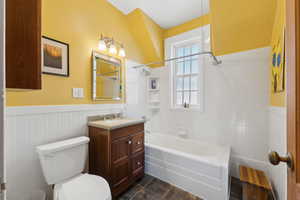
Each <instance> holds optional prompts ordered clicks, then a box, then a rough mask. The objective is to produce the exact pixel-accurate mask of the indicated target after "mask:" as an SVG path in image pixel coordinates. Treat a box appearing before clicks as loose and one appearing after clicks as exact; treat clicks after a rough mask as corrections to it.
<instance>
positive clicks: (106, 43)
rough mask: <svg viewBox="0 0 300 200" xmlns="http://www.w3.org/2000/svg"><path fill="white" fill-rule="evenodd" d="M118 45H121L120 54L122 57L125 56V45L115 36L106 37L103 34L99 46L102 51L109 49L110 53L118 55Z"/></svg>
mask: <svg viewBox="0 0 300 200" xmlns="http://www.w3.org/2000/svg"><path fill="white" fill-rule="evenodd" d="M117 46H118V47H119V54H118V55H119V56H120V57H125V56H126V53H125V49H124V45H123V44H122V43H120V42H117V41H115V40H114V39H113V38H110V37H104V36H103V35H102V34H101V38H100V40H99V44H98V48H99V50H100V51H106V50H107V49H108V52H109V53H110V54H114V55H116V54H117V53H118V49H117Z"/></svg>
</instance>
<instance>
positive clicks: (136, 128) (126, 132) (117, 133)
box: [110, 124, 144, 140]
mask: <svg viewBox="0 0 300 200" xmlns="http://www.w3.org/2000/svg"><path fill="white" fill-rule="evenodd" d="M143 131H144V124H136V125H132V126H128V127H124V128H119V129H116V130H112V131H111V133H110V134H111V139H112V140H116V139H118V138H121V137H126V136H130V135H132V134H136V133H140V132H143Z"/></svg>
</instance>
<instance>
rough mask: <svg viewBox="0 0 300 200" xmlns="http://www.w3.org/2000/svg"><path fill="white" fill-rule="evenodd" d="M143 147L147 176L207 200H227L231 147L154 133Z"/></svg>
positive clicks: (148, 136) (150, 134) (149, 135)
mask: <svg viewBox="0 0 300 200" xmlns="http://www.w3.org/2000/svg"><path fill="white" fill-rule="evenodd" d="M145 145H146V147H145V170H146V173H147V174H150V175H152V176H154V177H157V178H159V179H161V180H164V181H166V182H168V183H170V184H172V185H176V186H177V187H179V188H182V189H183V190H185V191H187V192H190V193H192V194H194V195H196V196H198V197H200V198H203V199H206V200H228V199H229V191H230V190H229V186H230V183H229V182H230V181H229V159H230V147H226V146H217V145H213V144H206V143H202V142H197V141H194V140H190V139H182V138H179V137H176V136H170V135H166V134H156V133H149V134H146V137H145Z"/></svg>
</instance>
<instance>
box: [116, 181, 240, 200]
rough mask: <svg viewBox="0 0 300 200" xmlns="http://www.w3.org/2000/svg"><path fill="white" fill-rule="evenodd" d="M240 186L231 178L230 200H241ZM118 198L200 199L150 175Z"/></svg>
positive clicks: (133, 199)
mask: <svg viewBox="0 0 300 200" xmlns="http://www.w3.org/2000/svg"><path fill="white" fill-rule="evenodd" d="M241 195H242V188H241V184H240V182H239V181H238V180H237V179H233V180H232V189H231V197H230V200H241V199H242V198H241ZM118 200H201V199H200V198H199V197H196V196H194V195H192V194H190V193H188V192H185V191H183V190H181V189H179V188H177V187H174V186H172V185H170V184H168V183H165V182H163V181H161V180H159V179H156V178H154V177H152V176H149V175H145V177H144V178H143V179H141V180H140V181H139V182H137V183H136V184H135V185H134V186H132V187H131V188H130V189H129V190H128V191H127V192H125V193H124V194H122V195H121V196H120V197H119V198H118Z"/></svg>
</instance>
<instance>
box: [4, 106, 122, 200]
mask: <svg viewBox="0 0 300 200" xmlns="http://www.w3.org/2000/svg"><path fill="white" fill-rule="evenodd" d="M122 109H123V105H120V104H113V105H108V104H107V105H76V106H33V107H31V106H27V107H8V109H7V141H6V142H7V166H6V168H7V180H8V199H9V200H30V195H31V193H32V192H35V191H37V190H49V187H48V186H47V184H46V183H45V180H44V177H43V174H42V171H41V167H40V164H39V160H38V155H37V153H36V151H35V147H36V146H38V145H41V144H46V143H49V142H54V141H58V140H63V139H67V138H72V137H77V136H82V135H86V134H87V126H86V124H87V118H88V117H89V116H95V115H101V114H108V113H115V112H120V111H121V110H122ZM57 167H58V168H59V163H57Z"/></svg>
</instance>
